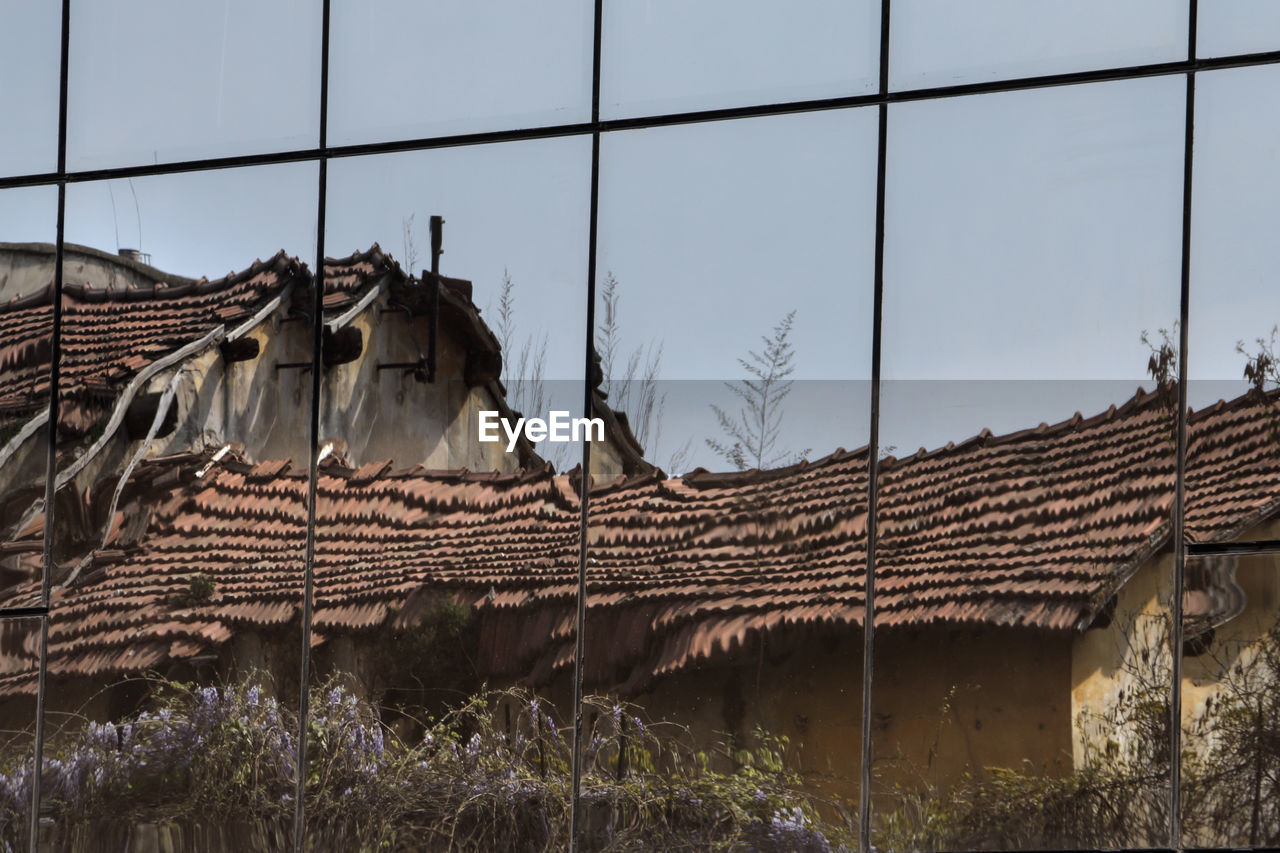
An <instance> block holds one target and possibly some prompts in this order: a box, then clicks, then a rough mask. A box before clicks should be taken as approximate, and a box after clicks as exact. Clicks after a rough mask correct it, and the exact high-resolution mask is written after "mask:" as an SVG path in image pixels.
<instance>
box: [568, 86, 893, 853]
mask: <svg viewBox="0 0 1280 853" xmlns="http://www.w3.org/2000/svg"><path fill="white" fill-rule="evenodd" d="M876 127H877V120H876V112H875V110H873V109H869V110H854V111H839V112H827V113H812V114H806V115H798V116H787V117H780V118H765V119H751V120H743V121H735V122H725V123H716V124H710V125H700V126H690V127H679V128H669V129H661V130H645V131H627V132H622V133H615V134H609V135H607V136H606V137H605V138H604V139H603V140H602V143H601V167H600V170H601V173H600V186H601V192H602V196H601V200H600V249H599V266H598V270H599V273H598V283H597V291H596V297H597V301H596V306H595V323H596V328H595V348H596V351H597V353H598V354H599V357H600V370H599V373H598V376H597V379H598V380H599V381H598V384H597V387H596V393H595V394H594V395H593V398H594V401H595V413H596V416H597V417H601V418H602V419H603V420H604V421H605V423H606V424H607V425H608V427H609V428H608V429H607V430H606V431H605V441H603V442H593V443H592V445H591V475H592V478H593V481H594V483H595V491H594V492H593V493H592V496H591V502H590V505H589V510H590V518H589V524H588V536H589V552H588V553H589V559H588V566H587V573H588V578H587V583H588V595H589V597H588V612H587V633H586V660H585V687H586V691H587V693H588V694H589V695H590V698H589V699H588V704H587V707H586V708H584V726H585V728H584V741H583V748H584V766H583V771H584V797H585V799H586V802H588V803H591V804H592V808H594V809H598V810H599V811H597V812H593V814H598V815H599V822H598V823H590V824H588V825H587V829H586V832H588V833H589V834H590V838H589V839H588V840H589V841H590V843H593V844H594V843H596V842H597V841H598V840H599V839H600V838H603V837H606V836H607V835H608V834H609V833H612V834H613V837H615V838H618V837H621V838H627V839H640V838H643V839H646V840H647V842H648V843H649V844H652V845H654V846H655V847H658V848H663V849H675V848H679V847H683V846H686V845H690V846H700V845H707V846H710V845H712V844H724V845H726V846H729V847H733V848H737V847H742V848H750V849H756V847H758V846H760V845H764V844H766V843H773V844H776V845H777V847H778V849H819V847H822V845H823V844H824V843H826V842H829V843H830V845H831V847H832V849H834V848H835V847H836V846H838V845H839V844H840V843H846V844H849V845H853V844H855V843H856V841H855V840H854V839H853V836H854V835H855V834H856V827H857V802H858V793H857V791H858V788H857V785H858V778H859V767H860V761H859V755H860V743H861V740H860V731H861V729H860V725H861V723H860V714H859V709H860V707H861V706H860V702H859V697H860V695H861V683H862V667H861V649H862V636H861V631H860V623H861V617H862V607H863V603H862V587H863V584H862V578H863V576H864V570H865V566H866V541H865V533H866V518H867V508H866V500H867V478H866V471H867V456H866V450H865V446H866V442H867V437H868V427H869V411H868V409H869V382H868V381H867V380H868V377H869V375H870V360H871V305H872V277H873V271H874V260H873V259H874V234H875V229H874V222H875V216H874V211H875V151H876ZM843 448H847V450H846V449H843ZM708 469H710V470H708ZM664 472H666V473H664ZM712 472H716V473H712ZM667 474H670V475H680V476H670V477H668V476H667ZM699 753H702V754H704V755H705V756H706V757H707V762H706V764H705V765H703V764H702V762H701V760H700V759H699V757H698V756H699ZM686 774H687V775H686ZM753 774H757V775H753ZM690 776H691V777H693V778H694V780H696V781H689V780H688V778H687V777H690ZM686 785H690V786H695V787H697V789H698V790H700V791H702V790H705V791H706V794H705V795H703V794H698V795H696V797H695V795H692V794H690V793H689V789H688V788H686V787H685V786H686ZM703 786H705V787H703ZM634 789H640V790H644V791H646V792H649V794H650V795H651V796H652V797H654V799H656V800H662V799H664V798H665V799H669V800H670V801H673V802H675V803H677V804H678V809H677V813H676V814H674V815H673V814H671V813H664V812H662V811H661V810H659V809H656V808H650V807H648V806H647V805H645V804H634V803H633V802H631V801H630V800H629V794H628V792H629V791H630V790H634ZM729 814H733V815H736V816H737V817H736V818H735V819H734V820H729V819H728V818H727V815H729ZM823 838H825V839H826V842H823V841H822V839H823ZM766 839H774V840H773V841H772V842H767V841H766ZM762 849H763V848H762ZM823 849H825V847H823Z"/></svg>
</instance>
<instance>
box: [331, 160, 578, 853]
mask: <svg viewBox="0 0 1280 853" xmlns="http://www.w3.org/2000/svg"><path fill="white" fill-rule="evenodd" d="M588 145H589V140H586V139H572V140H553V141H547V142H532V143H511V144H505V145H497V146H483V147H477V148H469V149H459V150H450V151H431V152H423V153H417V154H412V155H395V156H381V157H370V158H360V159H351V160H344V161H340V162H335V163H333V164H331V166H330V171H329V188H328V205H329V209H328V211H327V217H326V228H327V232H326V237H325V241H326V245H327V246H329V247H332V248H333V249H334V250H335V251H334V252H333V254H334V255H340V256H339V257H333V258H330V259H328V260H327V261H326V264H325V297H324V305H325V317H324V319H325V329H326V331H325V340H324V353H325V356H324V358H325V364H324V375H323V379H322V386H321V387H322V390H321V401H320V402H321V438H322V446H321V463H320V476H319V481H318V483H317V489H318V502H317V518H316V530H315V536H316V552H315V571H316V588H315V598H314V601H315V618H314V621H313V648H314V652H313V661H314V668H313V678H314V681H313V684H312V687H313V690H314V693H313V696H314V697H315V701H314V706H313V708H312V709H311V716H310V718H309V720H308V725H309V726H310V728H311V731H312V732H313V733H314V738H313V743H314V745H315V752H314V754H313V756H312V759H311V761H312V766H323V767H325V768H327V771H326V772H328V773H329V774H330V775H331V779H332V782H331V783H330V784H328V785H325V786H320V787H317V788H315V789H312V790H309V792H308V793H309V797H310V799H309V800H308V802H307V814H308V831H309V832H311V833H312V838H313V841H314V843H316V844H317V845H319V846H321V847H324V848H326V849H328V848H334V849H337V848H345V847H351V846H355V845H356V844H357V843H360V844H368V845H370V846H372V845H374V844H377V843H384V842H385V843H389V844H392V845H393V846H395V845H409V846H416V845H418V844H420V843H421V838H422V832H423V827H431V832H433V833H436V834H437V836H438V837H439V838H440V839H442V841H441V844H443V839H446V838H450V837H451V838H453V839H454V842H453V843H455V844H457V845H460V846H462V847H465V848H466V849H477V850H487V849H526V848H528V849H559V848H562V847H564V846H565V843H566V841H567V837H568V826H569V812H570V810H569V795H568V792H569V776H568V770H569V766H570V764H569V744H570V742H571V739H570V738H568V737H567V736H566V732H565V727H566V726H567V725H569V724H570V721H571V720H572V699H571V691H570V672H571V666H572V639H573V638H572V636H571V634H570V633H569V632H568V629H567V625H568V620H570V619H571V618H572V615H573V613H574V608H575V605H576V595H577V585H576V578H577V568H578V549H579V520H580V516H581V511H580V508H579V504H578V499H577V494H576V493H577V488H578V486H577V484H578V483H580V482H581V469H580V461H581V458H582V456H581V453H582V447H581V442H578V443H574V442H572V441H567V442H560V441H553V440H552V437H551V436H549V435H541V437H540V438H539V437H538V435H537V434H535V433H531V432H530V431H527V430H524V429H520V430H519V432H518V434H516V435H515V436H514V437H513V436H512V435H511V434H510V433H509V431H508V427H510V428H511V431H516V430H517V427H516V426H515V425H516V424H518V423H520V422H521V419H522V418H523V419H524V420H525V422H531V421H533V420H534V419H539V420H541V421H551V422H554V421H555V420H556V417H555V416H554V414H553V413H554V412H556V411H560V412H562V413H563V419H564V420H566V421H569V420H570V419H572V418H574V417H580V416H581V414H582V412H581V409H582V401H583V390H584V389H583V373H584V366H585V364H584V359H583V344H584V341H585V339H586V330H585V328H584V326H585V322H584V316H585V312H586V284H585V273H586V258H585V250H586V226H587V222H588V217H587V212H588V207H587V203H588V198H589V196H588V192H589V183H588V182H589V178H590V175H589V172H588V170H587V167H588V166H589V164H590V150H589V148H588V147H587V146H588ZM548 210H554V211H556V212H557V214H556V215H555V216H547V215H546V211H548ZM352 246H355V247H358V248H357V251H355V252H354V253H351V254H346V251H345V250H347V249H349V248H350V247H352ZM393 253H394V255H393ZM486 423H488V424H490V426H489V427H488V428H487V429H486V428H485V424H486ZM501 424H506V426H501ZM566 432H571V431H570V430H566ZM486 433H487V434H488V436H489V437H492V438H494V439H496V440H492V441H491V440H486ZM566 471H567V472H568V473H565V472H566ZM406 791H408V792H412V793H410V794H408V795H406V794H405V792H406ZM344 792H346V793H344ZM353 801H354V802H359V803H361V808H360V809H358V810H354V811H353V810H352V809H351V803H352V802H353Z"/></svg>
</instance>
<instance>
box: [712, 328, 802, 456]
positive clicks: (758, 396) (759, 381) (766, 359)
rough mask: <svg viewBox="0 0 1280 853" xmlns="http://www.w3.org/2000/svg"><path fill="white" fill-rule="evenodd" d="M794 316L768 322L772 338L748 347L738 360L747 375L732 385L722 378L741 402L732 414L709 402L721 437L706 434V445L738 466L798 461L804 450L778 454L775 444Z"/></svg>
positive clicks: (790, 355) (789, 384)
mask: <svg viewBox="0 0 1280 853" xmlns="http://www.w3.org/2000/svg"><path fill="white" fill-rule="evenodd" d="M795 318H796V312H795V311H791V312H790V313H788V314H787V315H786V316H785V317H783V318H782V319H781V320H779V321H778V324H777V325H776V326H774V327H773V336H772V337H765V336H762V337H761V339H760V340H761V341H762V342H763V344H764V348H763V349H762V350H760V351H758V352H757V351H756V350H751V351H750V352H748V353H747V356H748V357H747V358H739V359H738V364H740V365H742V369H743V370H745V371H746V372H747V373H748V374H749V375H750V376H751V378H750V379H743V380H741V381H739V382H737V383H736V384H735V383H730V382H726V383H725V387H726V388H728V389H729V390H730V391H732V392H733V393H734V394H735V395H736V396H737V397H738V398H739V399H740V400H741V401H742V407H741V408H740V409H739V410H738V412H737V413H736V414H731V413H729V412H727V411H725V410H724V409H722V408H721V407H720V406H717V405H715V404H714V403H712V404H711V410H712V411H713V412H715V415H716V420H717V421H718V422H719V424H720V429H721V431H722V432H723V433H724V440H723V441H717V440H716V439H711V438H708V439H707V440H706V441H707V446H708V447H710V448H711V449H712V450H714V451H715V452H716V453H718V454H719V455H720V456H721V457H723V458H724V460H725V461H726V462H728V463H729V464H731V465H733V466H734V467H735V468H737V469H738V470H739V471H744V470H746V469H747V468H749V467H750V468H760V469H764V468H776V467H778V466H779V465H787V464H790V463H792V462H796V461H799V460H800V459H803V458H804V457H805V455H807V454H808V453H809V451H808V450H807V449H806V450H803V451H801V452H800V453H782V452H778V449H777V444H778V438H779V435H780V433H781V430H782V403H783V401H784V400H785V399H786V398H787V395H788V394H790V393H791V388H792V385H793V384H794V383H793V381H792V380H790V379H788V378H787V377H789V376H790V375H791V374H792V373H793V372H795V365H793V364H792V359H793V358H794V357H795V348H794V347H793V346H792V344H791V340H790V337H791V327H792V325H793V324H794V323H795Z"/></svg>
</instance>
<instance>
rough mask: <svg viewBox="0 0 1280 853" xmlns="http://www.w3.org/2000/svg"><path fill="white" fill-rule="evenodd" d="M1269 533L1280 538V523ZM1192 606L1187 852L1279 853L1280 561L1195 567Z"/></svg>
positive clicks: (1207, 560)
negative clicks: (1250, 851)
mask: <svg viewBox="0 0 1280 853" xmlns="http://www.w3.org/2000/svg"><path fill="white" fill-rule="evenodd" d="M1265 533H1266V535H1267V537H1268V538H1271V539H1277V538H1280V529H1277V525H1276V523H1275V521H1274V520H1272V521H1270V522H1269V524H1268V525H1267V528H1266V530H1265ZM1259 538H1261V537H1259ZM1183 606H1184V616H1183V619H1184V621H1183V624H1184V625H1185V633H1184V642H1183V646H1182V651H1183V673H1182V731H1183V747H1182V815H1183V817H1182V826H1183V832H1184V843H1186V844H1187V845H1188V846H1196V847H1237V848H1239V847H1243V846H1245V845H1248V846H1249V847H1253V848H1261V847H1272V846H1275V845H1276V844H1280V746H1278V745H1280V620H1277V616H1278V615H1280V557H1278V556H1277V555H1275V554H1265V555H1255V556H1249V557H1196V558H1192V559H1189V560H1187V567H1186V594H1185V597H1184V599H1183Z"/></svg>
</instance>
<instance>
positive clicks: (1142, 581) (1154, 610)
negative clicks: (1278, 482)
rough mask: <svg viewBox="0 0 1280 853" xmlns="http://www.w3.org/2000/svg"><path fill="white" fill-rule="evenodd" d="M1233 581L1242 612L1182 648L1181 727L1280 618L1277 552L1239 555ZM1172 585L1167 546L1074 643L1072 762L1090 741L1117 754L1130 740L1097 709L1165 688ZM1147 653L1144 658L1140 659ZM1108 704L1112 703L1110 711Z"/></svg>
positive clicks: (1188, 726)
mask: <svg viewBox="0 0 1280 853" xmlns="http://www.w3.org/2000/svg"><path fill="white" fill-rule="evenodd" d="M1278 536H1280V521H1272V522H1269V523H1267V524H1263V525H1260V526H1258V527H1257V528H1255V529H1253V530H1250V531H1247V532H1245V533H1244V534H1243V535H1242V536H1241V537H1240V538H1241V539H1245V540H1247V539H1275V538H1277V537H1278ZM1235 581H1236V583H1237V584H1238V585H1239V587H1240V588H1241V590H1243V592H1244V595H1245V606H1244V610H1243V612H1241V613H1240V614H1239V615H1237V616H1234V617H1232V618H1231V619H1230V620H1228V621H1226V622H1225V623H1223V624H1221V625H1218V626H1217V627H1215V628H1214V631H1213V634H1212V639H1211V640H1209V642H1208V647H1207V648H1205V649H1203V650H1202V651H1201V652H1200V653H1198V654H1192V655H1184V657H1183V673H1182V675H1183V677H1182V685H1181V690H1182V726H1183V730H1184V731H1188V732H1189V731H1193V730H1194V729H1195V726H1196V722H1197V721H1198V720H1199V719H1200V718H1201V717H1202V716H1203V714H1204V712H1205V706H1206V704H1207V703H1208V702H1209V701H1210V700H1211V699H1214V698H1215V697H1217V696H1219V695H1221V694H1222V693H1223V691H1224V690H1225V689H1227V688H1226V687H1225V685H1224V681H1223V679H1224V677H1225V676H1226V674H1227V670H1228V669H1229V668H1230V667H1231V666H1232V665H1233V664H1236V663H1238V662H1241V661H1247V660H1248V659H1250V657H1252V656H1253V655H1254V654H1255V652H1256V644H1257V642H1258V640H1259V639H1260V638H1261V637H1262V636H1263V635H1265V634H1266V632H1267V631H1268V630H1270V629H1271V628H1272V627H1274V626H1275V625H1276V623H1277V621H1278V618H1280V558H1277V557H1276V556H1274V555H1271V556H1246V557H1240V558H1239V562H1238V564H1237V568H1236V571H1235ZM1172 589H1173V555H1172V553H1170V552H1166V553H1164V554H1162V555H1160V556H1158V557H1157V558H1155V559H1153V560H1150V561H1148V562H1147V563H1146V564H1145V565H1143V566H1142V567H1141V568H1140V569H1139V570H1138V571H1137V572H1136V573H1135V574H1134V576H1133V577H1132V578H1130V580H1129V581H1128V582H1127V583H1126V584H1125V585H1124V586H1123V587H1122V588H1121V589H1120V592H1119V594H1118V595H1117V596H1116V606H1115V614H1114V616H1113V617H1112V620H1111V623H1110V624H1109V625H1107V626H1106V627H1104V628H1096V629H1093V630H1090V631H1087V632H1085V633H1084V634H1082V635H1081V636H1080V637H1079V638H1078V639H1077V640H1076V641H1075V643H1074V651H1073V661H1072V690H1071V705H1072V716H1073V717H1074V718H1075V719H1077V721H1078V725H1077V731H1076V732H1075V733H1074V737H1073V750H1072V751H1073V756H1074V760H1075V763H1076V765H1077V766H1079V765H1081V764H1082V763H1084V762H1085V760H1086V757H1087V752H1088V750H1089V749H1090V748H1092V749H1099V750H1106V749H1107V748H1108V742H1111V743H1113V744H1114V748H1119V749H1120V750H1121V754H1122V755H1123V754H1124V750H1125V748H1126V747H1127V746H1129V744H1127V743H1126V742H1125V738H1124V733H1123V732H1118V731H1117V730H1116V728H1115V726H1113V725H1108V724H1106V723H1105V722H1103V721H1102V720H1100V719H1099V715H1102V714H1107V713H1110V714H1111V715H1112V716H1114V709H1116V708H1118V707H1120V706H1121V705H1125V704H1126V703H1127V704H1128V706H1129V707H1132V704H1133V702H1134V701H1135V697H1136V696H1139V695H1140V694H1141V692H1142V691H1143V690H1144V689H1148V690H1149V689H1153V688H1154V689H1159V690H1163V691H1164V692H1165V693H1166V694H1167V691H1168V690H1169V688H1170V678H1171V672H1172V669H1171V663H1170V657H1169V644H1168V636H1169V628H1170V625H1171V624H1172V623H1171V622H1170V620H1169V607H1170V599H1171V594H1172ZM1144 655H1145V658H1144ZM1108 709H1112V710H1111V711H1109V710H1108Z"/></svg>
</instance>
